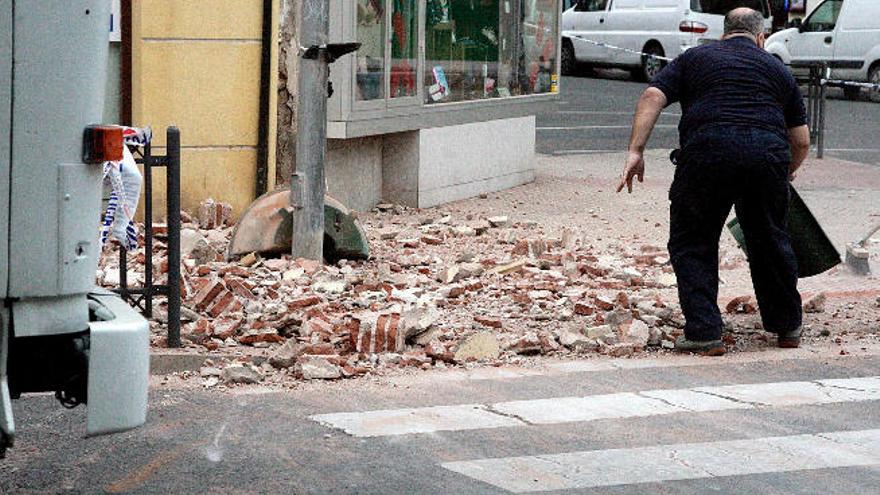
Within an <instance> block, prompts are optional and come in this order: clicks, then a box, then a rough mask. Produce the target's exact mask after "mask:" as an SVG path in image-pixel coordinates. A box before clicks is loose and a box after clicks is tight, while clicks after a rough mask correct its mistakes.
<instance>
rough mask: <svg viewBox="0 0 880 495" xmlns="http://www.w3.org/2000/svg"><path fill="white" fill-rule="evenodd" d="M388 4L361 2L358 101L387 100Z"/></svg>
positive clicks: (358, 23)
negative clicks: (386, 13)
mask: <svg viewBox="0 0 880 495" xmlns="http://www.w3.org/2000/svg"><path fill="white" fill-rule="evenodd" d="M384 3H385V0H357V3H356V5H357V40H358V41H359V42H360V43H361V48H360V49H359V50H358V51H357V67H356V71H355V72H356V78H357V91H356V95H355V96H356V97H357V99H358V100H362V101H365V100H366V101H368V100H381V99H384V98H385V41H384V40H385V5H384Z"/></svg>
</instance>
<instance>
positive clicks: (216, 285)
mask: <svg viewBox="0 0 880 495" xmlns="http://www.w3.org/2000/svg"><path fill="white" fill-rule="evenodd" d="M225 289H226V287H224V285H223V282H222V281H220V280H217V279H215V280H211V281H210V282H209V283H207V284H205V285H204V286H203V287H202V288H201V289H200V290H199V292H198V293H197V294H196V295H195V297H194V298H193V301H192V302H193V306H194V308H195V310H196V311H204V310H206V309H208V306H210V305H211V303H212V302H213V301H214V299H215V298H216V297H217V296H219V295H220V293H221V292H223V291H224V290H225Z"/></svg>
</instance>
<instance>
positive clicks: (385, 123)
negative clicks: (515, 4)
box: [327, 0, 563, 139]
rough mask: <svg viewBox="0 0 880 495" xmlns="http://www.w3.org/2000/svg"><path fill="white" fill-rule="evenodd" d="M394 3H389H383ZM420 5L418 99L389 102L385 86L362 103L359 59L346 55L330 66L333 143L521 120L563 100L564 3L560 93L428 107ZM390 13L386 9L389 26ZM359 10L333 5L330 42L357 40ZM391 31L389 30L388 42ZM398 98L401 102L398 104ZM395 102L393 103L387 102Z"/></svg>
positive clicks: (345, 3) (350, 1)
mask: <svg viewBox="0 0 880 495" xmlns="http://www.w3.org/2000/svg"><path fill="white" fill-rule="evenodd" d="M384 1H385V4H386V5H390V2H391V0H384ZM418 1H419V5H418V7H419V41H418V67H417V70H416V86H417V88H418V89H417V95H416V96H415V97H404V98H390V88H389V87H387V86H386V93H385V97H384V98H383V99H379V100H368V101H359V100H357V98H356V92H357V91H358V88H357V83H356V73H357V67H356V65H357V58H356V55H354V54H352V55H347V56H345V57H342V58H341V59H340V60H338V61H337V62H336V63H334V64H333V65H332V66H331V69H330V80H331V81H332V83H333V86H334V89H336V93H335V94H334V96H333V97H332V98H330V100H329V101H328V107H327V109H328V118H327V120H328V122H327V125H328V126H327V129H328V137H329V138H330V139H350V138H355V137H366V136H376V135H383V134H391V133H396V132H405V131H413V130H419V129H425V128H430V127H441V126H447V125H459V124H467V123H473V122H482V121H487V120H497V119H504V118H514V117H523V116H529V115H535V114H536V113H538V112H542V111H545V110H549V109H550V108H551V107H552V104H553V102H555V101H558V99H559V90H558V88H559V82H558V81H559V80H558V77H559V74H560V72H559V71H560V67H559V64H560V60H561V45H562V43H561V33H562V5H563V4H562V0H552V1H553V2H555V4H556V9H557V12H556V25H555V32H556V33H557V37H558V39H557V42H556V58H555V70H554V73H555V74H556V77H557V79H556V88H557V90H556V92H548V93H539V94H528V95H518V96H505V97H499V98H487V99H474V100H465V101H455V102H445V103H439V104H438V103H434V104H428V103H425V101H424V98H425V91H426V89H425V87H424V80H425V72H426V71H427V70H429V69H428V68H427V67H426V62H425V35H426V33H425V31H426V28H425V21H426V19H425V17H426V12H427V0H418ZM502 1H503V0H502ZM390 12H391V9H390V7H389V8H386V17H387V18H388V20H387V21H386V22H388V23H389V24H388V26H389V27H390V15H391V14H390ZM356 29H357V12H356V0H339V1H338V2H337V1H334V2H331V5H330V40H331V41H333V42H342V41H353V40H355V39H356V33H357V31H356ZM390 39H391V33H390V32H386V40H387V43H390ZM386 53H387V57H386V60H388V62H387V63H386V75H385V84H387V85H389V86H390V67H388V65H389V64H390V59H391V53H390V48H389V47H387V45H386ZM394 100H400V101H394ZM389 101H391V104H389V103H388V102H389Z"/></svg>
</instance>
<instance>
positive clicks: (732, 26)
mask: <svg viewBox="0 0 880 495" xmlns="http://www.w3.org/2000/svg"><path fill="white" fill-rule="evenodd" d="M763 32H764V16H763V15H762V14H761V13H760V12H758V11H756V10H752V9H750V8H748V7H739V8H737V9H733V10H731V11H730V12H728V13H727V15H726V16H725V17H724V36H725V37H730V36H731V35H737V34H750V35H752V36H754V37H755V38H757V37H758V35H759V34H762V33H763Z"/></svg>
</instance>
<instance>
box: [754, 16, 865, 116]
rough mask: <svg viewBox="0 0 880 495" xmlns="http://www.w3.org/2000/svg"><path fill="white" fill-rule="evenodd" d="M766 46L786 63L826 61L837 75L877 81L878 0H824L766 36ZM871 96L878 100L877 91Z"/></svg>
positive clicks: (850, 91) (849, 92) (851, 92)
mask: <svg viewBox="0 0 880 495" xmlns="http://www.w3.org/2000/svg"><path fill="white" fill-rule="evenodd" d="M766 49H767V51H768V52H770V53H772V54H773V55H775V56H776V57H778V58H779V59H780V60H782V62H784V63H786V64H790V63H792V62H795V63H797V62H811V61H827V62H829V65H830V66H831V69H832V77H834V78H836V79H843V80H847V81H856V82H873V83H876V84H880V0H825V1H824V2H822V3H821V4H819V5H817V6H816V8H815V9H814V10H813V12H812V13H811V14H810V15H809V17H807V18H806V20H805V21H804V22H803V23H802V24H800V25H797V26H796V27H794V28H791V29H786V30H784V31H780V32H778V33H776V34H774V35H773V36H771V37H770V38H768V39H767V44H766ZM844 91H845V94H846V96H847V97H849V98H852V99H855V98H858V96H859V93H860V91H859V88H847V89H845V90H844ZM871 99H873V100H874V101H880V91H871Z"/></svg>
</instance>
